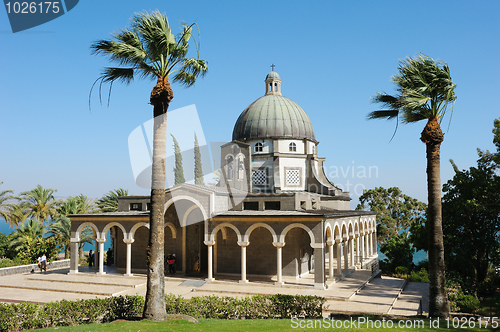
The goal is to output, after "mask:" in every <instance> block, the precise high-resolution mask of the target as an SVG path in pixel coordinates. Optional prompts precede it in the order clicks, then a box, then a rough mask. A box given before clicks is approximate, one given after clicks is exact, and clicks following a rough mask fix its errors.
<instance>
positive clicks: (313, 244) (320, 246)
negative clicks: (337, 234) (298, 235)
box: [310, 243, 325, 249]
mask: <svg viewBox="0 0 500 332" xmlns="http://www.w3.org/2000/svg"><path fill="white" fill-rule="evenodd" d="M310 245H311V248H313V249H323V248H324V247H325V245H324V244H323V243H311V244H310Z"/></svg>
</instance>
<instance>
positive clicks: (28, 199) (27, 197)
mask: <svg viewBox="0 0 500 332" xmlns="http://www.w3.org/2000/svg"><path fill="white" fill-rule="evenodd" d="M56 191H57V190H55V189H45V188H43V187H42V186H41V185H38V186H36V188H35V189H32V190H30V191H25V192H23V193H21V195H20V197H21V199H22V203H23V204H25V205H26V208H27V209H28V210H29V211H30V216H31V217H32V218H34V219H36V220H39V221H41V222H42V223H44V222H47V223H48V221H49V219H50V218H53V217H54V216H55V214H56V209H57V206H58V204H59V202H58V201H56V199H55V198H54V193H55V192H56Z"/></svg>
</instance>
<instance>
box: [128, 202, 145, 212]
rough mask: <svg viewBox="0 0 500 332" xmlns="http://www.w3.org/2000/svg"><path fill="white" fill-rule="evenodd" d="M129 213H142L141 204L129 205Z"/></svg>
mask: <svg viewBox="0 0 500 332" xmlns="http://www.w3.org/2000/svg"><path fill="white" fill-rule="evenodd" d="M130 211H142V203H130Z"/></svg>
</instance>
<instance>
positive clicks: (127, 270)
mask: <svg viewBox="0 0 500 332" xmlns="http://www.w3.org/2000/svg"><path fill="white" fill-rule="evenodd" d="M134 241H135V240H134V239H123V242H124V243H125V244H126V245H127V263H126V265H125V266H126V267H125V275H126V276H128V277H131V276H132V243H134Z"/></svg>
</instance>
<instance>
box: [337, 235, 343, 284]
mask: <svg viewBox="0 0 500 332" xmlns="http://www.w3.org/2000/svg"><path fill="white" fill-rule="evenodd" d="M335 245H336V246H337V276H339V277H341V276H342V242H340V240H337V241H335Z"/></svg>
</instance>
